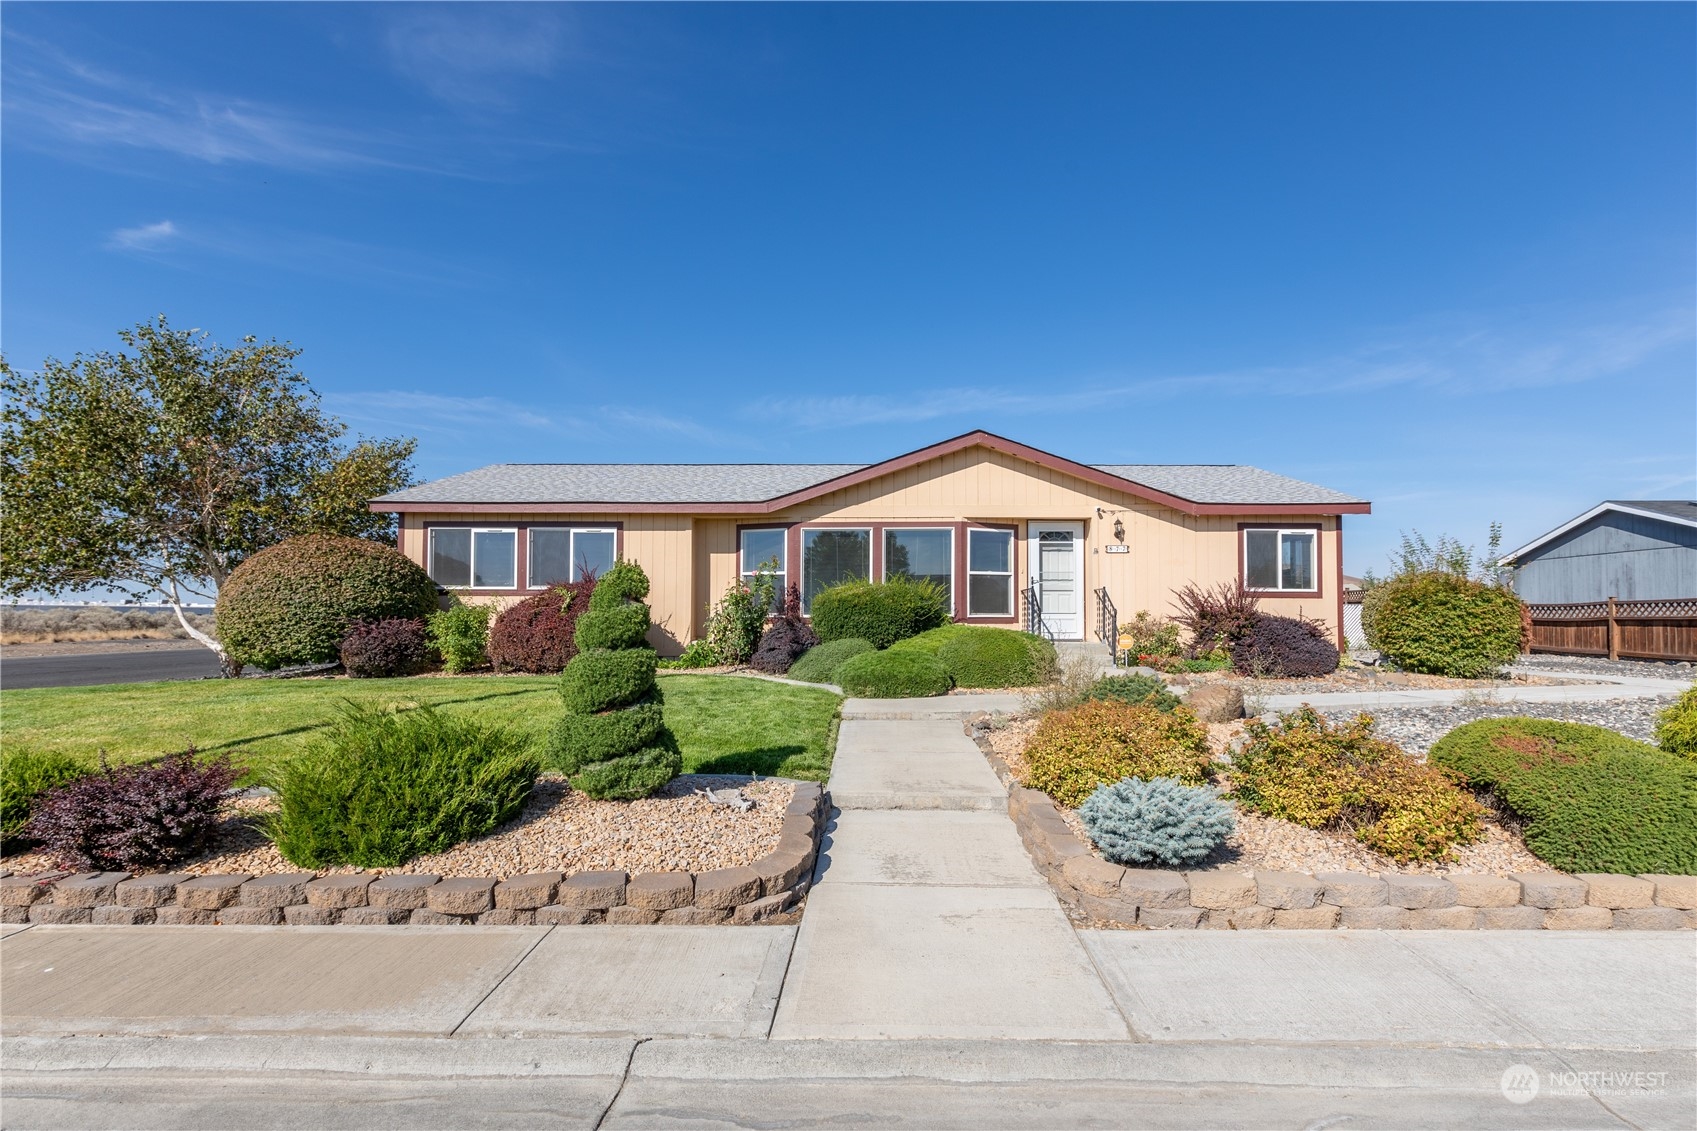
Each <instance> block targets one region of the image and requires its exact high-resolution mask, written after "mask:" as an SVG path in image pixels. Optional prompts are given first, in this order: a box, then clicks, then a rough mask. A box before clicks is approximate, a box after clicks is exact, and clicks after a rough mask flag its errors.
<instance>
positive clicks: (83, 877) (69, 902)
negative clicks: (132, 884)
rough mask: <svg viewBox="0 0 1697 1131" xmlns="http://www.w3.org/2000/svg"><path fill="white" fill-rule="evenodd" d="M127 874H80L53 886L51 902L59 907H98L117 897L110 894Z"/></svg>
mask: <svg viewBox="0 0 1697 1131" xmlns="http://www.w3.org/2000/svg"><path fill="white" fill-rule="evenodd" d="M129 878H130V874H129V873H128V872H81V873H79V874H77V875H75V876H69V877H67V878H65V879H63V880H60V881H59V882H58V883H56V884H54V885H53V902H54V903H55V904H56V905H58V906H60V907H99V906H100V905H101V904H103V903H111V902H113V900H114V899H116V898H117V897H116V896H114V895H113V894H112V890H113V889H114V888H116V887H117V886H118V885H119V884H120V883H122V882H123V881H124V880H127V879H129Z"/></svg>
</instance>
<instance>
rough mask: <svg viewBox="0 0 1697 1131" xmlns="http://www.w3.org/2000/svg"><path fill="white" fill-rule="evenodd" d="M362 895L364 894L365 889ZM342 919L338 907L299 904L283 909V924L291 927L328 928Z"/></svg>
mask: <svg viewBox="0 0 1697 1131" xmlns="http://www.w3.org/2000/svg"><path fill="white" fill-rule="evenodd" d="M360 894H362V895H363V894H364V891H363V889H362V891H361V893H360ZM341 918H342V912H341V909H340V908H337V907H322V906H317V905H315V904H311V903H297V904H295V905H294V906H293V907H285V908H283V922H285V923H287V924H288V925H289V926H291V927H328V926H331V925H333V924H335V923H337V922H339V921H340V920H341Z"/></svg>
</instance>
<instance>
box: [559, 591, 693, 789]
mask: <svg viewBox="0 0 1697 1131" xmlns="http://www.w3.org/2000/svg"><path fill="white" fill-rule="evenodd" d="M646 596H648V575H647V574H645V573H644V572H643V571H642V567H641V566H638V565H637V564H636V563H634V562H617V563H615V564H614V566H613V568H612V569H610V570H608V571H607V572H606V573H604V574H602V575H601V577H600V578H599V579H598V580H597V581H596V582H595V588H594V589H593V590H591V592H590V594H589V607H588V610H587V611H586V612H585V613H584V614H583V615H582V616H580V617H579V618H578V637H577V646H578V653H577V655H576V656H575V657H573V659H572V661H571V662H570V663H569V664H567V665H566V670H565V671H564V672H563V673H561V675H560V696H561V699H562V700H564V703H565V708H566V710H565V714H564V716H563V717H562V718H561V719H560V720H559V721H558V722H556V723H555V725H554V729H553V731H552V733H551V734H550V735H549V743H548V758H549V761H550V762H551V763H552V764H553V765H554V766H555V767H556V768H558V769H559V770H560V771H561V772H562V773H564V774H566V775H567V777H569V778H570V779H571V783H572V787H573V788H574V789H577V790H579V791H580V792H582V793H585V794H588V795H589V796H590V797H596V798H603V799H609V798H610V799H617V800H627V801H628V800H632V799H635V798H638V797H647V796H648V795H649V794H650V793H653V792H654V791H655V790H656V789H659V788H660V787H661V786H663V785H665V784H666V783H667V782H669V781H671V780H672V779H673V778H675V777H677V776H678V773H679V771H681V770H682V769H683V753H682V751H681V750H680V749H679V747H678V741H677V738H676V737H675V736H674V735H673V734H672V732H671V730H670V729H669V728H668V727H667V726H666V723H665V717H664V699H663V696H662V695H661V692H660V687H659V685H658V683H657V682H656V681H655V678H654V673H655V670H656V667H657V665H658V662H659V657H657V656H656V655H655V653H654V650H653V649H652V648H650V647H648V646H647V644H646V643H644V642H643V641H642V638H641V637H639V636H637V634H636V633H635V626H636V624H637V621H638V620H639V619H640V620H641V622H642V625H643V631H644V633H646V631H647V624H648V619H649V614H648V606H647V605H645V604H643V603H642V599H643V598H644V597H646ZM632 609H637V610H640V614H641V615H640V618H639V617H638V616H637V615H636V614H634V613H632V612H631V611H630V610H632ZM591 641H601V642H610V644H605V643H604V644H602V645H600V646H595V647H591V646H590V642H591Z"/></svg>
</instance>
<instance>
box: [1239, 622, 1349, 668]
mask: <svg viewBox="0 0 1697 1131" xmlns="http://www.w3.org/2000/svg"><path fill="white" fill-rule="evenodd" d="M1231 658H1232V668H1233V669H1234V670H1235V671H1236V672H1237V673H1238V674H1239V675H1248V676H1271V677H1272V678H1274V679H1301V678H1303V677H1304V676H1320V675H1330V674H1331V673H1332V672H1335V671H1337V670H1338V647H1337V645H1336V644H1334V643H1332V640H1331V637H1330V636H1329V635H1328V634H1327V632H1326V626H1325V623H1324V622H1322V621H1314V620H1309V619H1307V618H1306V617H1279V616H1273V615H1272V614H1270V613H1256V614H1255V615H1254V616H1253V617H1252V618H1251V620H1250V622H1249V627H1248V629H1247V630H1245V631H1244V633H1243V634H1242V635H1241V636H1239V637H1238V638H1237V639H1236V640H1233V641H1232V642H1231Z"/></svg>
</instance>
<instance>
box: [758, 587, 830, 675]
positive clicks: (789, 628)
mask: <svg viewBox="0 0 1697 1131" xmlns="http://www.w3.org/2000/svg"><path fill="white" fill-rule="evenodd" d="M818 643H819V636H818V634H817V633H815V632H814V631H813V626H812V625H810V624H808V623H807V622H806V621H805V620H803V619H802V616H801V590H800V589H797V588H796V587H795V586H794V585H792V586H790V587H789V590H788V592H786V593H785V594H784V607H783V610H782V611H781V612H779V614H778V616H777V617H775V618H774V619H773V621H772V623H771V624H770V625H768V626H767V628H766V632H765V634H764V635H763V636H761V637H760V645H759V647H757V648H755V650H754V655H753V656H752V657H751V658H750V659H749V661H748V666H749V667H751V668H753V669H754V670H755V671H760V672H766V673H767V674H768V675H783V674H784V673H785V672H787V671H789V670H790V665H791V664H793V663H795V662H796V660H798V659H800V658H801V654H802V653H803V652H805V651H807V650H808V649H809V648H812V647H813V646H814V645H816V644H818Z"/></svg>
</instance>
